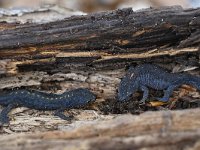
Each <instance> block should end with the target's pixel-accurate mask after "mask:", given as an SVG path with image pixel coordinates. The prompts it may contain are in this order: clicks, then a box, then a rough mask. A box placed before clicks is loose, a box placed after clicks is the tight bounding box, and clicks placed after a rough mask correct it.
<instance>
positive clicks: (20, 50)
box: [0, 6, 200, 149]
mask: <svg viewBox="0 0 200 150" xmlns="http://www.w3.org/2000/svg"><path fill="white" fill-rule="evenodd" d="M199 26H200V9H199V8H197V9H188V10H183V9H182V8H181V7H177V6H176V7H165V8H160V9H159V8H158V9H155V8H150V9H145V10H140V11H137V12H133V11H132V10H131V9H123V10H116V11H112V12H102V13H96V14H90V15H85V16H73V17H70V18H66V19H65V20H61V21H55V22H51V23H46V24H28V23H27V24H15V23H13V24H8V23H1V24H0V28H1V29H0V91H4V90H11V89H15V88H31V89H40V90H41V91H46V92H54V93H61V92H63V91H65V90H70V89H74V88H78V87H84V88H89V89H90V90H91V91H92V92H94V93H95V94H97V102H96V103H95V104H94V105H93V106H89V108H90V109H91V108H92V109H94V110H82V109H81V110H70V111H69V112H68V113H71V114H72V115H74V116H75V120H73V121H72V122H66V121H63V120H60V119H58V118H56V117H54V116H52V115H51V113H52V112H42V111H37V110H29V109H25V108H18V109H14V110H13V112H12V114H11V116H12V120H11V122H10V126H9V127H2V128H1V135H2V136H1V138H0V145H1V148H5V149H6V148H8V149H9V148H13V147H14V146H16V148H18V149H21V148H25V149H35V148H40V149H42V148H52V149H59V148H60V149H63V147H64V146H68V147H67V149H70V148H71V149H74V148H79V149H81V148H82V149H95V148H96V149H111V148H113V147H115V148H118V149H133V148H134V149H142V148H147V149H183V148H184V146H185V145H187V146H188V147H187V148H188V149H189V148H190V147H191V148H193V149H195V148H196V149H198V148H199V145H200V144H199V143H200V141H199V140H198V139H199V137H200V133H199V125H200V123H199V119H198V118H199V110H198V109H197V110H185V111H176V112H173V111H169V112H168V111H167V112H151V113H145V114H144V115H141V116H131V115H125V116H123V117H117V116H118V115H116V114H119V113H127V112H131V113H134V114H140V113H142V112H144V111H146V110H155V108H152V107H149V106H145V107H144V108H141V106H139V105H138V103H137V100H138V99H140V96H141V94H136V95H135V98H133V100H135V101H133V102H129V103H127V104H122V105H121V104H118V103H117V104H116V103H115V101H116V99H115V98H116V90H117V87H118V84H119V82H120V78H121V77H122V76H123V74H124V73H125V68H126V67H128V66H130V65H137V64H140V63H144V62H149V63H155V64H158V65H161V66H163V67H165V68H168V69H170V70H171V71H172V72H182V71H187V72H188V73H191V74H195V75H200V68H199V62H200V61H199V60H200V58H199V54H200V53H199V47H198V46H199V44H200V43H199V42H200V41H199V32H200V31H199ZM153 94H154V96H155V95H156V92H155V93H153ZM159 94H160V92H159V93H157V95H159ZM151 95H152V94H151ZM184 95H188V97H187V96H186V97H184ZM180 97H181V98H182V99H183V100H182V101H183V102H184V103H182V102H180V101H181V100H179V98H180ZM173 98H174V99H175V100H174V101H172V102H171V104H170V105H168V106H163V107H157V108H156V110H166V109H177V108H192V107H199V104H200V102H199V98H200V95H199V92H198V91H196V90H195V89H192V88H191V87H182V88H181V89H179V91H175V92H174V95H173ZM177 101H178V104H181V105H182V104H183V106H180V107H176V108H174V106H175V105H176V104H175V103H177ZM193 103H195V106H193V105H191V104H193ZM186 104H187V105H186ZM110 113H114V114H110ZM105 114H109V115H105ZM114 117H116V119H113V118H114ZM88 124H91V125H88ZM81 125H82V127H79V126H81ZM52 130H58V131H54V132H51V131H52ZM66 130H67V131H66ZM71 130H72V131H71ZM37 131H49V132H44V133H32V134H30V133H29V134H19V133H17V132H37ZM15 133H17V134H15ZM4 134H6V135H4ZM7 134H10V135H7ZM49 137H51V139H49ZM173 137H174V138H173ZM172 139H173V140H172ZM66 140H67V141H66ZM185 149H186V148H185Z"/></svg>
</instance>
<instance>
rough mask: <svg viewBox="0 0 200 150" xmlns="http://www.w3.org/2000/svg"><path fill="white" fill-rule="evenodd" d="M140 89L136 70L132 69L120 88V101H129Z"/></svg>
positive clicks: (123, 79)
mask: <svg viewBox="0 0 200 150" xmlns="http://www.w3.org/2000/svg"><path fill="white" fill-rule="evenodd" d="M137 89H138V83H137V82H136V76H135V74H134V68H133V67H131V68H130V69H129V70H128V72H127V74H126V75H125V76H124V77H123V78H122V80H121V82H120V84H119V88H118V100H119V101H127V100H129V99H130V96H131V95H132V94H133V93H134V92H135V91H136V90H137Z"/></svg>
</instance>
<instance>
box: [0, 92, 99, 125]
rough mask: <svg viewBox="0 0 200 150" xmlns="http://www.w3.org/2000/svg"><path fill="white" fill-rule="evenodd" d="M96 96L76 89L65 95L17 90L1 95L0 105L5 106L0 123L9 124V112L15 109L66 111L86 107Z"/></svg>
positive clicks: (0, 116)
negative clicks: (21, 107)
mask: <svg viewBox="0 0 200 150" xmlns="http://www.w3.org/2000/svg"><path fill="white" fill-rule="evenodd" d="M95 100H96V96H95V95H94V94H93V93H92V92H90V91H89V90H88V89H83V88H79V89H75V90H71V91H68V92H64V93H63V94H48V93H43V92H39V91H28V90H16V91H12V92H10V93H8V94H4V95H0V105H2V106H5V107H6V108H4V109H3V111H2V112H1V115H0V122H7V121H8V117H7V114H8V112H9V111H10V110H11V109H12V108H14V107H20V106H23V107H28V108H32V109H37V110H64V109H70V108H78V107H81V106H85V105H87V104H88V103H90V102H94V101H95Z"/></svg>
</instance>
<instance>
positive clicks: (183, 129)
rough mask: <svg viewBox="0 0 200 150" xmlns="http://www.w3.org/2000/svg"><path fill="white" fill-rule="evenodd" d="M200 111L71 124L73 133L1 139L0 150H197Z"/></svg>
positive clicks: (20, 135)
mask: <svg viewBox="0 0 200 150" xmlns="http://www.w3.org/2000/svg"><path fill="white" fill-rule="evenodd" d="M199 117H200V110H199V109H194V110H185V111H174V112H171V111H160V112H147V113H144V114H142V115H139V116H132V115H122V116H118V117H116V118H114V119H111V120H102V119H100V120H96V121H95V120H94V121H93V122H92V123H88V124H79V123H78V121H77V122H75V123H74V127H73V129H72V128H71V127H67V126H66V128H64V129H63V131H53V132H52V131H49V132H42V133H41V132H37V133H29V134H20V133H18V134H15V135H13V134H12V135H2V136H1V138H0V145H1V148H2V149H8V150H9V149H12V148H13V147H15V149H16V150H18V149H22V148H24V149H27V150H29V149H35V148H37V149H63V148H64V147H65V148H66V149H85V150H88V149H96V150H101V149H102V150H105V149H117V150H121V149H143V148H145V149H148V150H154V149H163V150H168V149H170V150H171V149H172V150H177V149H182V150H188V149H194V150H197V149H198V148H199V144H200V132H199V129H200V120H199Z"/></svg>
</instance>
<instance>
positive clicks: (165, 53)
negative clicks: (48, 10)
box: [0, 6, 200, 72]
mask: <svg viewBox="0 0 200 150" xmlns="http://www.w3.org/2000/svg"><path fill="white" fill-rule="evenodd" d="M199 16H200V9H199V8H197V9H187V10H183V9H182V8H181V7H177V6H176V7H164V8H160V9H155V8H150V9H144V10H141V11H137V12H133V11H132V9H123V10H116V11H112V12H102V13H96V14H90V15H84V16H73V17H70V18H67V19H65V20H61V21H56V22H51V23H46V24H39V25H38V24H24V25H21V24H12V25H5V24H4V23H3V24H2V25H1V28H2V29H1V32H0V58H1V59H12V60H13V59H14V60H15V62H16V60H18V61H20V64H18V65H17V70H18V71H30V70H38V71H49V72H53V71H54V72H60V71H63V72H64V71H69V70H71V69H72V70H83V71H85V70H88V69H90V70H96V69H100V70H105V69H107V70H108V69H119V68H123V67H125V66H126V65H129V64H131V63H136V62H138V61H146V62H152V61H153V62H162V63H168V62H171V61H175V62H176V60H177V59H178V58H179V60H180V59H186V60H187V59H188V58H187V56H188V55H185V54H188V53H189V54H190V55H192V56H193V57H195V56H196V57H198V56H197V51H198V48H197V47H198V45H199V41H198V33H199V26H200V22H199V20H200V19H199V18H200V17H199ZM193 38H196V40H195V39H193ZM191 41H192V42H191ZM177 47H181V48H177ZM184 47H185V48H186V49H182V48H184ZM169 56H175V59H174V57H169ZM192 56H191V57H192ZM185 62H187V61H185ZM16 63H17V62H16ZM177 63H180V62H177ZM181 63H182V62H181ZM194 63H195V62H194ZM196 64H198V61H196ZM38 66H40V67H38Z"/></svg>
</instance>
